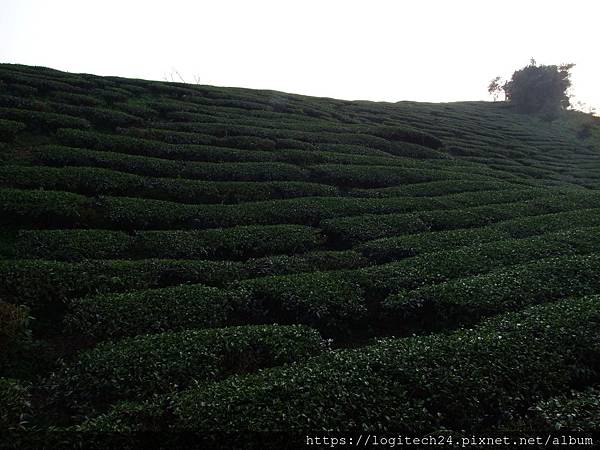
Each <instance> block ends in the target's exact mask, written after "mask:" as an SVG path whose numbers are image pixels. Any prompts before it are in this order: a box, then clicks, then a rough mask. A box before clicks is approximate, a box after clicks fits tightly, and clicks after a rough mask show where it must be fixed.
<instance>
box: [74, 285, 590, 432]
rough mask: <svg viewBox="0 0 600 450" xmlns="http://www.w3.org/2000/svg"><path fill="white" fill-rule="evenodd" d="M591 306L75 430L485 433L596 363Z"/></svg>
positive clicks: (414, 344)
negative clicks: (321, 430) (168, 409)
mask: <svg viewBox="0 0 600 450" xmlns="http://www.w3.org/2000/svg"><path fill="white" fill-rule="evenodd" d="M599 306H600V300H599V298H598V297H588V298H584V299H578V300H565V301H561V302H558V303H554V304H549V305H542V306H536V307H532V308H528V309H526V310H523V311H519V312H515V313H508V314H503V315H501V316H499V317H496V318H493V319H490V320H488V321H486V322H484V323H483V324H481V325H480V326H478V327H477V328H475V329H465V330H458V331H456V332H454V333H451V334H439V335H435V334H434V335H429V336H418V337H410V338H405V339H388V340H383V341H380V342H378V343H376V344H374V345H371V346H368V347H362V348H359V349H347V350H342V351H338V352H334V353H328V354H327V355H324V356H321V357H317V358H313V359H311V360H309V361H307V362H305V363H301V364H295V365H291V366H287V367H282V368H272V369H266V370H263V371H261V372H259V373H256V374H249V375H238V376H233V377H230V378H228V379H226V380H223V381H220V382H217V383H212V384H209V385H205V386H200V387H198V388H194V389H191V390H189V391H186V392H184V393H182V394H181V395H179V396H177V397H176V398H175V400H174V402H173V405H172V409H170V411H168V413H169V414H174V415H167V414H164V410H160V409H158V408H155V409H153V408H151V407H149V406H145V407H144V406H141V405H140V406H139V407H137V408H136V407H135V405H132V404H129V405H127V407H122V408H120V409H116V410H115V411H114V412H113V413H112V414H111V413H109V414H107V415H105V416H102V417H101V418H99V419H98V420H92V421H90V422H88V423H87V424H86V425H84V427H83V429H86V430H88V431H92V430H93V431H115V430H116V429H119V428H117V427H124V428H125V429H127V430H148V429H149V430H154V431H156V430H157V429H161V428H162V429H163V430H164V429H168V428H170V427H172V429H177V430H190V431H196V432H215V431H227V430H236V431H237V432H241V431H254V432H255V431H274V430H281V431H286V432H287V433H294V432H303V433H305V432H308V431H311V430H315V429H327V430H330V431H334V432H347V431H349V430H354V431H359V430H360V431H365V432H381V431H390V432H391V431H393V432H394V433H397V432H400V433H406V434H411V435H425V434H429V433H432V432H438V431H439V430H448V429H449V430H469V432H471V431H473V432H478V431H484V430H489V428H490V426H494V425H496V424H498V423H501V421H502V420H503V418H505V417H510V416H513V415H517V414H519V413H520V412H521V411H524V410H526V409H527V408H528V407H529V406H531V405H533V404H535V403H536V402H537V401H539V400H540V399H542V398H544V397H548V396H549V395H553V394H555V393H558V392H561V391H563V390H564V389H565V387H567V386H570V385H574V384H577V383H581V382H584V381H588V382H589V381H590V380H591V379H593V377H594V376H595V375H594V374H595V373H596V371H597V370H598V369H599V367H600V366H599V365H600V348H599V346H598V340H597V321H598V320H599V319H600V317H599V312H598V311H599ZM532 336H535V339H532ZM499 368H500V369H501V370H500V369H499ZM540 374H544V376H540ZM307 393H308V394H307ZM398 405H402V407H401V408H399V407H398ZM159 419H162V420H159ZM125 424H126V425H125ZM120 431H124V429H120Z"/></svg>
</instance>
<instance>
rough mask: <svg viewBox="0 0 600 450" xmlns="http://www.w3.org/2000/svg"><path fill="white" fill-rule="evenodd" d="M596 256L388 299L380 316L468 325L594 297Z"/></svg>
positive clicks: (599, 283) (599, 265) (599, 264)
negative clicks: (575, 298)
mask: <svg viewBox="0 0 600 450" xmlns="http://www.w3.org/2000/svg"><path fill="white" fill-rule="evenodd" d="M598 271H600V255H598V254H590V255H575V256H562V257H556V258H548V259H541V260H539V261H535V262H532V263H528V264H523V265H516V266H514V267H508V268H504V269H499V270H496V271H493V272H490V273H487V274H483V275H477V276H474V277H470V278H460V279H457V280H451V281H447V282H444V283H440V284H437V285H432V286H425V287H422V288H419V289H415V290H413V291H408V292H402V293H399V294H395V295H391V296H390V297H388V298H387V299H386V300H385V302H384V304H383V308H384V315H386V316H387V317H388V318H390V319H392V318H400V319H403V320H409V321H416V322H418V323H421V324H422V325H423V326H427V327H444V326H448V325H454V324H456V323H472V322H474V321H476V320H477V319H479V318H481V317H485V316H490V315H493V314H497V313H499V312H503V311H507V310H514V309H518V308H523V307H525V306H528V305H532V304H536V303H542V302H548V301H551V300H553V299H557V298H562V297H567V296H579V295H586V294H594V293H597V292H600V279H599V278H598V276H597V274H598Z"/></svg>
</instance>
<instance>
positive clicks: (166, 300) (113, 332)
mask: <svg viewBox="0 0 600 450" xmlns="http://www.w3.org/2000/svg"><path fill="white" fill-rule="evenodd" d="M247 301H248V295H247V292H246V291H245V290H243V289H236V290H222V289H218V288H215V287H208V286H204V285H182V286H176V287H168V288H159V289H148V290H142V291H133V292H125V293H120V294H100V295H96V296H93V297H86V298H82V299H78V300H74V301H72V302H71V305H70V311H69V312H68V314H67V315H66V317H65V325H66V327H67V329H68V330H70V331H71V332H76V333H80V334H82V335H84V336H91V337H94V338H97V339H103V338H109V337H120V336H135V335H137V334H144V333H158V332H162V331H170V330H173V331H177V330H184V329H186V328H210V327H220V326H225V325H230V324H232V323H234V320H233V319H232V317H231V315H232V313H233V312H234V311H235V310H237V309H238V308H239V305H240V304H244V303H246V302H247Z"/></svg>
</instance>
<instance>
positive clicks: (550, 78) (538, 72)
mask: <svg viewBox="0 0 600 450" xmlns="http://www.w3.org/2000/svg"><path fill="white" fill-rule="evenodd" d="M573 67H574V64H563V65H561V66H555V65H551V66H546V65H537V64H536V63H535V61H534V60H532V61H531V63H530V64H529V65H528V66H526V67H524V68H522V69H520V70H517V71H515V72H514V73H513V75H512V78H511V79H510V81H508V82H506V83H505V84H504V86H503V87H502V89H503V90H504V93H505V95H506V99H507V100H508V101H509V102H510V103H512V104H514V105H515V106H516V107H517V108H518V109H519V110H521V111H523V112H527V113H534V112H544V113H547V114H553V113H555V112H556V111H557V110H559V109H565V108H567V107H568V106H569V105H570V100H569V95H568V92H567V91H568V89H569V87H571V79H570V77H571V74H570V70H571V69H572V68H573Z"/></svg>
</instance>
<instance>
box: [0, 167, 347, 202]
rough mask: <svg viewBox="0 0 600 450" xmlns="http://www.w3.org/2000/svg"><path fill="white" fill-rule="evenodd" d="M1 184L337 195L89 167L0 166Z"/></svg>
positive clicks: (110, 191)
mask: <svg viewBox="0 0 600 450" xmlns="http://www.w3.org/2000/svg"><path fill="white" fill-rule="evenodd" d="M0 185H4V186H9V187H13V188H21V189H23V188H24V189H32V188H33V189H36V188H43V189H48V190H63V191H70V192H75V193H78V194H83V195H100V194H103V195H126V196H130V197H131V196H135V197H142V198H153V199H158V200H170V201H176V202H182V203H237V202H239V201H251V200H254V201H259V200H272V199H278V198H295V197H309V196H318V195H321V196H337V195H339V193H338V191H337V189H336V188H334V187H331V186H327V185H323V184H316V183H303V182H265V183H260V182H214V181H212V182H211V181H204V182H203V181H195V180H185V179H174V178H150V177H142V176H138V175H132V174H128V173H123V172H116V171H113V170H107V169H100V168H91V167H62V168H51V167H36V166H10V165H5V166H1V167H0Z"/></svg>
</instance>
